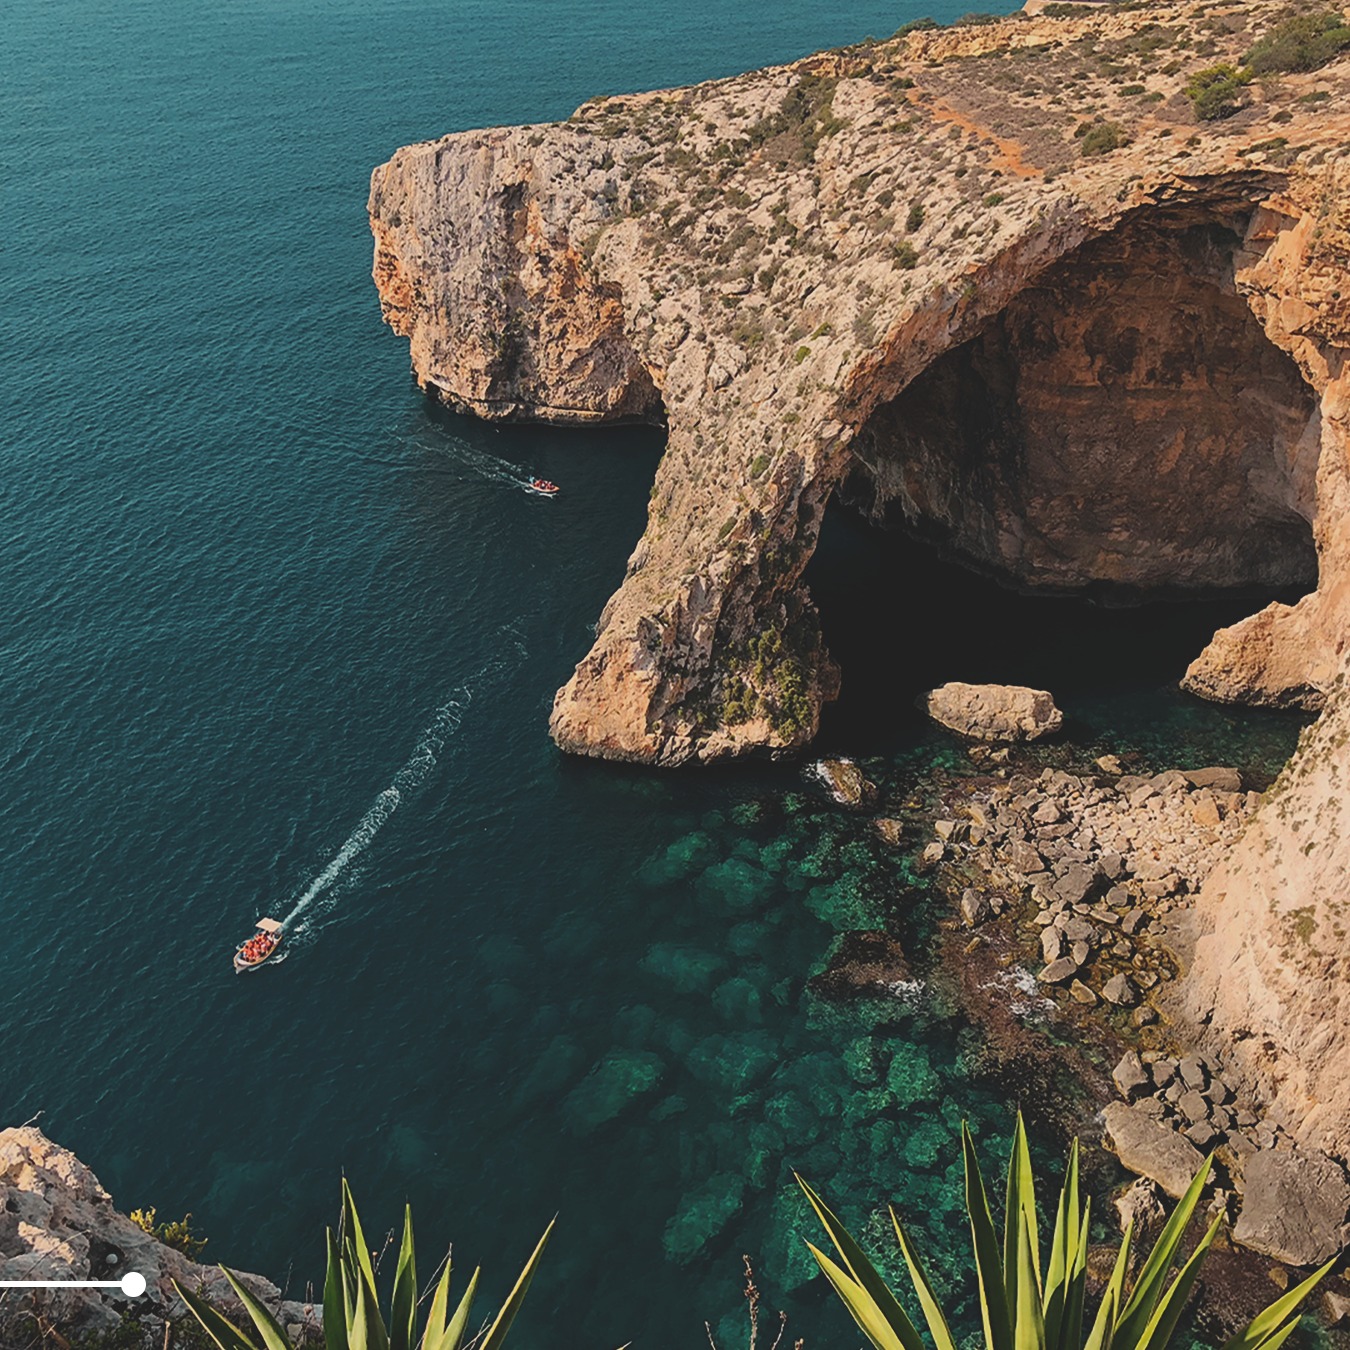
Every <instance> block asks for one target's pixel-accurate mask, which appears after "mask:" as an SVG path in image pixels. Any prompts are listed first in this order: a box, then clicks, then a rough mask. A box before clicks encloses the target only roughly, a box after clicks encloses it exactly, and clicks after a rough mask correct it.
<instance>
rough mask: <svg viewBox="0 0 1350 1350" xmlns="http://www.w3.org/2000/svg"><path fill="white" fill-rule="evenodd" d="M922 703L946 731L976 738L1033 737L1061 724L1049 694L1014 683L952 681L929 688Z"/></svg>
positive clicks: (979, 739) (1009, 738)
mask: <svg viewBox="0 0 1350 1350" xmlns="http://www.w3.org/2000/svg"><path fill="white" fill-rule="evenodd" d="M923 707H924V711H925V712H927V714H928V715H929V717H931V718H932V719H933V720H934V721H935V722H939V723H941V724H942V725H943V726H944V727H946V728H947V729H948V731H955V732H956V733H957V734H958V735H961V736H969V737H970V738H971V739H972V740H977V741H1035V740H1039V739H1040V738H1041V737H1042V736H1050V735H1052V734H1053V733H1054V732H1056V731H1058V730H1059V729H1060V727H1062V726H1063V725H1064V714H1063V713H1062V712H1060V710H1059V709H1058V708H1057V707H1055V700H1054V698H1053V697H1052V696H1051V695H1050V694H1048V693H1047V692H1046V691H1045V690H1044V689H1027V688H1025V687H1024V686H1022V685H1016V684H962V683H960V682H959V681H952V682H951V683H949V684H944V685H943V686H942V687H941V688H940V689H933V690H930V691H929V693H928V694H926V695H925V696H924V699H923Z"/></svg>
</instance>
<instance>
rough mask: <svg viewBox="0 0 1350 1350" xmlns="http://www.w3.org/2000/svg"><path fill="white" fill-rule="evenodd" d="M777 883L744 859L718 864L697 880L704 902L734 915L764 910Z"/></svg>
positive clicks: (759, 868)
mask: <svg viewBox="0 0 1350 1350" xmlns="http://www.w3.org/2000/svg"><path fill="white" fill-rule="evenodd" d="M774 885H775V883H774V879H773V878H772V877H771V876H770V875H769V874H768V873H767V872H766V871H764V869H763V868H761V867H757V866H756V865H755V864H754V863H751V862H747V861H746V860H745V859H744V858H728V859H727V860H726V862H721V863H715V864H714V865H713V866H712V867H709V868H708V869H707V871H705V872H704V873H703V875H702V876H701V877H699V879H698V889H699V896H700V898H701V899H703V900H705V901H707V902H709V903H711V904H713V905H715V906H717V907H718V908H720V909H725V910H727V911H728V912H730V913H732V914H747V913H749V912H751V911H752V910H757V909H761V908H762V907H763V906H764V905H765V904H767V903H768V899H769V897H770V896H771V895H772V894H773V891H774Z"/></svg>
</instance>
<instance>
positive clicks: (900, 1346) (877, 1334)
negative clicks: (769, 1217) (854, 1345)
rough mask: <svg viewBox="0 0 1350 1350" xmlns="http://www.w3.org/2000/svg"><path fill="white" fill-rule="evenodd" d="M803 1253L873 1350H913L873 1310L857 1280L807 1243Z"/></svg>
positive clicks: (870, 1299) (874, 1304)
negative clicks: (827, 1281) (871, 1345)
mask: <svg viewBox="0 0 1350 1350" xmlns="http://www.w3.org/2000/svg"><path fill="white" fill-rule="evenodd" d="M806 1249H807V1251H809V1252H810V1253H811V1255H812V1256H814V1257H815V1258H816V1264H817V1265H818V1266H819V1267H820V1269H821V1272H822V1273H823V1274H824V1276H825V1278H826V1279H827V1280H829V1282H830V1284H831V1286H832V1287H833V1289H834V1292H835V1293H836V1294H838V1295H839V1300H840V1302H841V1303H843V1305H844V1307H846V1308H847V1309H848V1310H849V1313H850V1315H851V1316H852V1318H853V1320H854V1321H855V1322H856V1323H857V1324H858V1327H859V1328H860V1330H861V1331H862V1333H863V1335H864V1336H866V1337H867V1339H868V1340H869V1341H871V1342H872V1344H873V1345H874V1346H875V1347H876V1350H913V1347H912V1346H910V1345H909V1344H907V1343H906V1342H905V1341H902V1340H901V1339H900V1337H899V1336H898V1335H897V1334H896V1331H895V1328H894V1327H893V1326H892V1325H891V1322H890V1319H889V1318H887V1317H886V1315H885V1314H884V1313H883V1312H882V1310H881V1309H880V1308H879V1307H878V1306H877V1301H876V1299H874V1298H873V1297H872V1295H871V1294H869V1293H868V1292H867V1290H866V1289H864V1288H863V1287H862V1285H860V1284H859V1283H858V1282H857V1280H855V1279H854V1278H853V1277H852V1276H851V1275H849V1273H848V1272H847V1271H845V1270H842V1269H841V1268H840V1267H839V1266H838V1265H836V1264H835V1263H834V1262H833V1261H831V1260H830V1258H829V1257H828V1256H826V1255H825V1253H824V1252H822V1251H821V1250H820V1248H819V1247H816V1246H814V1245H813V1244H811V1243H810V1242H808V1243H807V1244H806Z"/></svg>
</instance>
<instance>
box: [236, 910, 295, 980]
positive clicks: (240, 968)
mask: <svg viewBox="0 0 1350 1350" xmlns="http://www.w3.org/2000/svg"><path fill="white" fill-rule="evenodd" d="M282 937H283V934H282V931H281V925H280V924H279V923H278V922H277V921H276V920H275V919H259V920H258V931H257V932H256V933H254V935H253V936H252V937H251V938H249V940H248V941H247V942H245V943H244V944H243V945H242V946H240V947H239V948H238V949H237V950H236V951H235V953H234V973H235V974H236V975H242V974H243V973H244V972H245V971H246V970H257V968H258V967H259V966H261V965H266V963H267V962H268V961H270V960H271V959H272V958H273V957H274V956H275V955H276V954H277V949H278V948H279V947H280V946H281V941H282Z"/></svg>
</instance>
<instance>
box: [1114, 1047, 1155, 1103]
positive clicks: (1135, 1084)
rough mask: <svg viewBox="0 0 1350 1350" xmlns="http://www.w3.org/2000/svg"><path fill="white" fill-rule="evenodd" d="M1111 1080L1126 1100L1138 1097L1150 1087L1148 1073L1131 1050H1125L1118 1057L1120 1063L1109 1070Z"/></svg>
mask: <svg viewBox="0 0 1350 1350" xmlns="http://www.w3.org/2000/svg"><path fill="white" fill-rule="evenodd" d="M1111 1078H1112V1081H1113V1082H1114V1083H1115V1085H1116V1087H1117V1088H1118V1089H1119V1090H1120V1095H1121V1096H1122V1097H1125V1098H1126V1099H1128V1098H1130V1097H1137V1096H1139V1095H1140V1093H1142V1092H1145V1091H1147V1090H1148V1088H1149V1086H1150V1079H1149V1076H1148V1071H1147V1070H1146V1069H1145V1068H1144V1065H1143V1063H1142V1061H1141V1060H1140V1058H1139V1056H1138V1055H1137V1054H1136V1053H1135V1052H1134V1051H1133V1050H1127V1051H1126V1052H1125V1053H1124V1054H1123V1055H1122V1056H1121V1057H1120V1063H1119V1064H1117V1065H1116V1067H1115V1068H1114V1069H1112V1070H1111Z"/></svg>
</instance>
